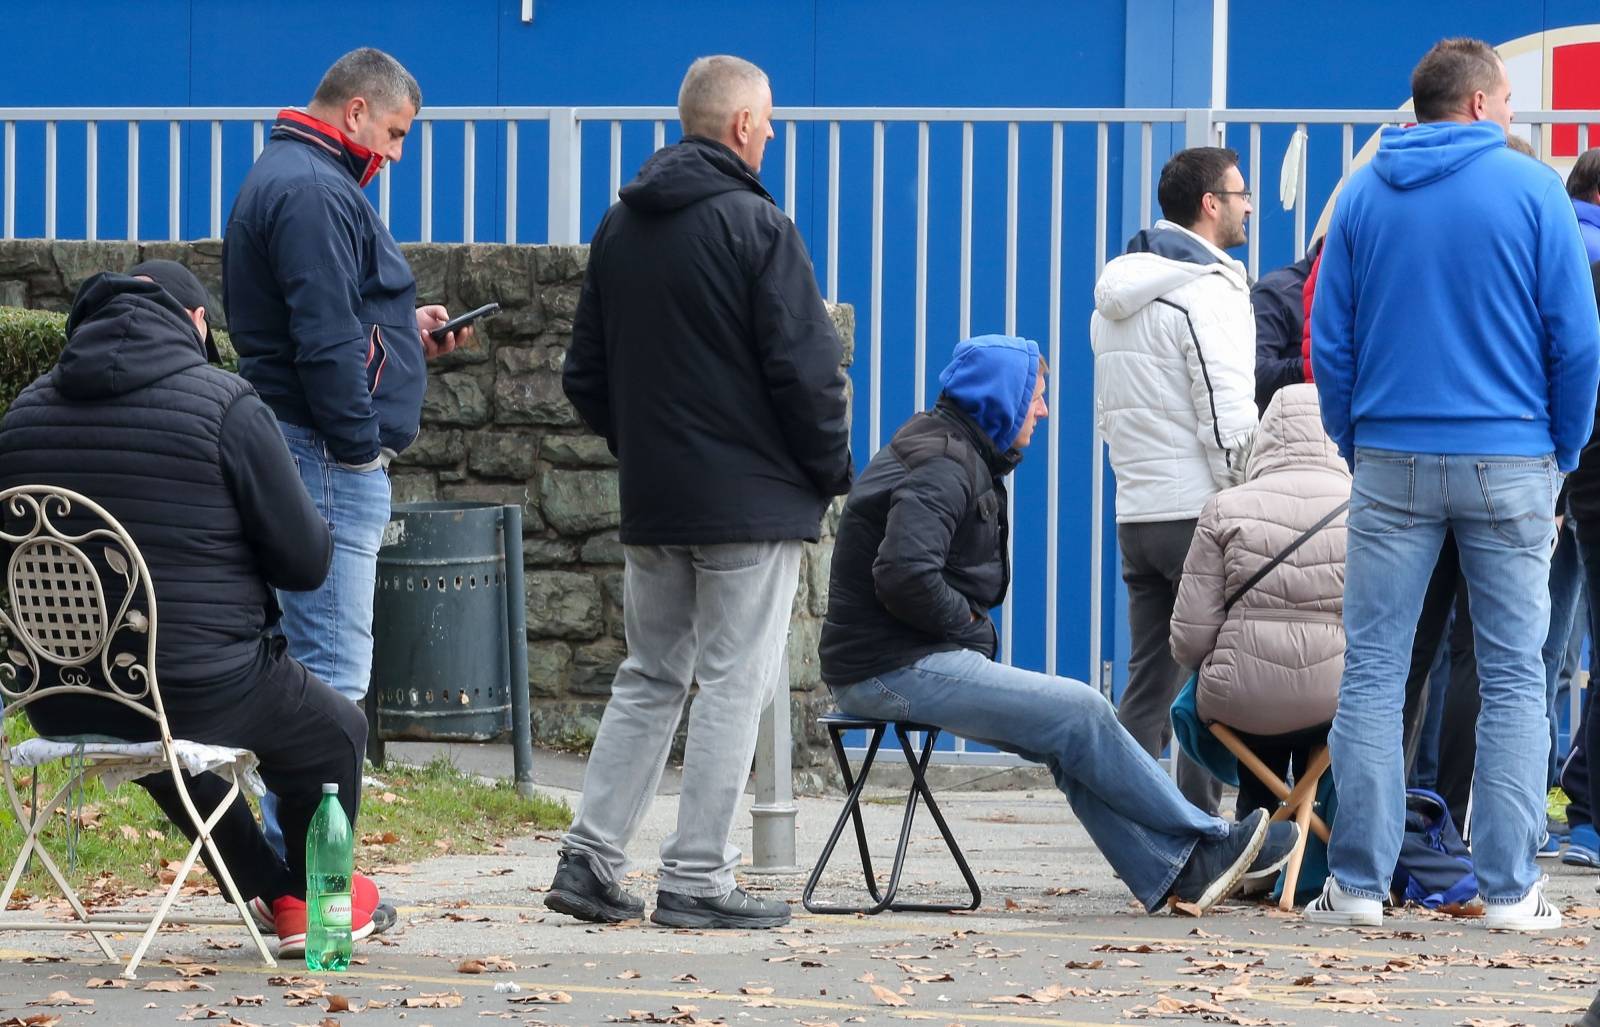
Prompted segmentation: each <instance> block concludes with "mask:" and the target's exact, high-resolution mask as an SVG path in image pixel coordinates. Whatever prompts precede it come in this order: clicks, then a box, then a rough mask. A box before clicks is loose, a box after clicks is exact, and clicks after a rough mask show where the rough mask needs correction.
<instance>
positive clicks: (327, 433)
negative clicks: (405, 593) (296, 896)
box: [222, 48, 470, 844]
mask: <svg viewBox="0 0 1600 1027" xmlns="http://www.w3.org/2000/svg"><path fill="white" fill-rule="evenodd" d="M421 106H422V93H421V91H420V90H419V89H418V88H417V81H416V79H414V78H412V77H411V74H410V73H409V72H407V71H406V69H405V68H403V67H401V65H400V62H398V61H396V60H395V59H394V58H393V57H391V56H389V55H388V54H386V53H383V52H382V51H380V50H373V49H370V48H368V49H361V50H353V51H351V52H350V53H347V54H345V55H344V56H343V57H341V58H339V60H338V61H336V62H335V63H334V65H333V67H331V68H329V69H328V72H327V74H326V75H324V76H323V79H322V83H321V84H320V85H319V86H318V87H317V92H316V95H315V96H313V97H312V100H311V103H310V105H309V106H308V107H307V108H306V111H305V112H304V113H302V112H300V111H296V110H285V111H283V112H282V113H281V114H279V115H278V120H277V123H276V124H275V125H274V126H273V129H272V138H271V140H270V141H269V142H268V143H267V145H266V148H265V149H263V150H262V151H261V157H260V159H258V160H257V161H256V163H255V166H254V167H252V168H251V169H250V173H249V174H248V175H247V176H246V177H245V180H244V184H243V185H242V186H241V187H240V189H239V196H238V198H237V199H236V200H235V201H234V205H233V211H232V213H231V214H230V215H229V216H228V228H227V234H226V236H225V237H224V239H223V247H222V284H223V303H224V305H225V306H226V307H227V310H228V323H229V327H230V329H231V330H232V337H233V343H234V347H235V348H236V349H237V350H238V353H239V373H240V374H241V375H242V376H243V377H244V378H245V380H246V381H248V382H250V384H251V385H254V386H255V388H256V391H257V392H258V393H259V394H260V395H261V398H262V399H263V400H264V401H265V402H266V404H267V406H268V407H269V408H270V409H271V410H272V413H273V414H274V415H275V416H276V418H277V420H278V426H279V428H280V430H281V431H282V432H283V437H284V439H285V440H286V441H287V442H288V444H289V449H290V451H291V452H292V453H293V454H294V457H295V464H296V465H297V466H298V467H299V469H300V477H301V480H302V481H304V482H305V486H306V489H307V491H309V492H310V493H311V498H312V500H313V502H315V503H316V505H317V509H318V510H319V511H320V512H321V513H322V516H323V517H325V518H326V519H327V520H328V522H329V523H330V524H331V525H332V526H333V543H334V554H333V566H332V567H331V568H330V569H329V571H328V577H327V580H326V581H325V582H324V583H323V584H322V586H321V587H320V588H318V589H316V590H315V591H312V592H303V593H289V592H284V593H282V594H281V595H280V596H279V597H278V599H279V603H280V604H281V605H282V607H283V621H282V627H283V633H284V636H285V637H286V638H287V639H288V642H289V651H290V653H291V654H293V656H294V657H295V659H297V660H299V661H300V662H301V663H303V664H305V665H306V667H307V668H309V669H310V670H311V671H312V672H313V673H314V674H316V675H317V676H318V677H319V678H321V679H322V680H323V681H326V682H327V683H328V684H329V685H330V686H332V688H333V689H334V691H336V692H338V693H340V694H341V695H344V696H346V697H347V698H349V699H351V700H360V699H361V698H362V697H363V696H364V695H366V692H367V678H368V676H369V674H370V671H371V668H372V596H373V591H374V587H375V585H376V582H377V573H378V567H377V558H378V546H379V543H380V542H381V541H382V539H383V529H384V526H385V525H386V524H388V522H389V478H388V474H387V472H386V469H387V467H388V464H389V461H390V460H391V459H393V457H394V456H395V454H397V453H399V452H400V451H401V450H403V449H405V448H406V447H407V446H409V445H410V444H411V442H412V440H414V439H415V438H416V436H417V423H418V421H419V419H420V417H421V412H422V394H423V391H424V390H425V389H426V387H427V383H428V380H427V370H426V367H425V365H424V360H425V359H426V358H429V357H433V356H436V355H438V354H440V353H445V352H448V351H450V350H451V349H453V348H454V347H455V346H456V344H457V343H458V342H465V341H466V336H467V333H466V332H463V333H462V334H461V337H460V338H457V337H455V336H451V337H449V338H446V339H445V341H444V342H443V343H441V344H435V343H434V342H433V340H432V338H431V337H430V336H429V335H428V332H429V331H430V330H431V329H433V328H437V327H438V326H440V325H442V324H444V323H445V322H446V321H447V320H449V313H448V311H446V310H445V308H444V307H441V306H437V305H434V306H425V307H420V308H419V307H417V305H416V295H417V289H416V281H415V279H414V278H413V277H412V274H411V268H410V266H409V265H407V263H406V260H405V257H404V256H402V255H401V253H400V249H399V247H398V246H396V245H395V241H394V237H393V236H391V235H390V234H389V229H388V228H387V227H386V226H385V225H384V224H383V221H382V220H381V219H380V218H379V217H378V213H377V211H375V210H373V208H372V204H371V203H370V202H368V200H367V197H366V195H365V194H364V193H363V192H362V188H363V187H364V186H366V185H367V183H369V182H370V181H372V179H373V177H374V176H376V175H377V173H378V170H379V169H380V168H381V167H382V166H383V162H384V161H386V160H390V161H397V160H399V159H400V151H401V147H402V146H403V145H404V143H405V137H406V134H407V132H409V131H410V128H411V121H412V119H413V118H414V117H416V114H417V110H418V108H420V107H421ZM468 331H470V329H469V330H468ZM273 809H274V805H273V803H272V801H271V800H270V799H269V800H268V801H267V802H266V803H265V807H264V815H265V817H266V820H267V823H268V833H269V837H272V838H273V840H274V841H275V842H277V843H279V844H281V839H280V838H279V836H278V835H277V834H276V831H275V826H276V825H275V817H274V816H273V812H272V811H273Z"/></svg>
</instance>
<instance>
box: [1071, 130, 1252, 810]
mask: <svg viewBox="0 0 1600 1027" xmlns="http://www.w3.org/2000/svg"><path fill="white" fill-rule="evenodd" d="M1156 195H1157V198H1158V199H1159V200H1160V203H1161V213H1162V215H1163V217H1162V219H1161V220H1159V221H1157V222H1156V223H1155V225H1154V226H1153V227H1151V228H1148V229H1145V230H1143V231H1141V232H1139V233H1138V234H1137V235H1135V236H1134V237H1133V239H1132V240H1131V241H1129V243H1128V248H1127V252H1126V253H1124V254H1123V255H1122V256H1120V257H1118V258H1117V259H1115V260H1113V261H1111V262H1110V263H1109V264H1107V265H1106V268H1105V271H1104V272H1103V273H1102V274H1101V276H1100V281H1099V282H1098V283H1096V285H1095V290H1094V302H1095V311H1094V314H1093V315H1091V317H1090V320H1089V335H1090V339H1091V341H1092V343H1093V345H1094V355H1095V356H1094V374H1095V379H1094V380H1095V387H1094V399H1095V425H1096V427H1097V429H1098V430H1099V431H1100V433H1101V434H1102V435H1104V437H1105V439H1106V442H1107V444H1108V445H1109V446H1110V448H1111V467H1112V470H1113V471H1115V472H1116V475H1117V545H1118V547H1119V548H1120V549H1121V550H1122V580H1123V582H1124V583H1126V585H1127V587H1128V630H1129V634H1130V636H1131V647H1130V648H1131V652H1130V655H1129V660H1128V687H1127V690H1126V691H1125V692H1123V695H1122V703H1121V706H1120V707H1119V709H1118V711H1117V718H1118V719H1119V720H1120V721H1121V722H1122V724H1123V726H1124V727H1126V728H1127V729H1128V733H1129V734H1131V735H1133V737H1134V738H1136V739H1138V741H1139V744H1140V745H1142V746H1143V747H1144V748H1145V750H1146V751H1147V752H1149V753H1150V754H1151V755H1152V756H1154V755H1158V754H1159V753H1160V751H1161V750H1162V749H1163V748H1165V746H1166V744H1167V741H1168V739H1169V738H1170V736H1171V733H1172V727H1171V719H1170V716H1169V713H1168V711H1169V710H1170V708H1171V706H1172V700H1173V697H1174V696H1175V695H1176V694H1177V692H1178V688H1179V686H1180V685H1181V684H1182V683H1183V671H1182V670H1181V669H1180V668H1179V667H1178V665H1177V664H1176V663H1175V662H1174V661H1173V659H1172V653H1171V650H1170V648H1169V638H1168V631H1169V627H1168V626H1169V623H1170V622H1171V620H1172V606H1173V602H1174V600H1175V598H1176V596H1177V592H1178V580H1179V578H1181V577H1182V574H1183V561H1184V557H1185V556H1187V555H1188V553H1189V541H1190V539H1192V538H1193V537H1194V529H1195V522H1196V519H1197V518H1198V517H1199V515H1200V508H1201V507H1202V506H1204V505H1205V502H1206V500H1207V499H1209V498H1210V497H1211V496H1212V495H1214V494H1215V493H1217V492H1219V491H1221V490H1222V489H1225V488H1227V487H1228V486H1230V485H1237V484H1238V483H1239V482H1241V481H1243V480H1244V461H1245V455H1246V453H1247V452H1248V450H1249V447H1250V440H1251V438H1252V437H1253V435H1254V433H1255V430H1256V403H1255V338H1256V327H1255V317H1254V315H1253V314H1252V313H1251V309H1250V284H1249V279H1248V278H1247V276H1246V274H1245V269H1244V265H1243V264H1241V263H1239V261H1237V260H1235V259H1233V258H1232V257H1230V256H1228V254H1227V253H1225V252H1223V251H1224V250H1227V249H1229V248H1231V247H1234V246H1242V245H1244V241H1245V220H1246V219H1247V218H1249V216H1250V214H1251V210H1252V208H1251V206H1250V190H1248V189H1246V188H1245V182H1244V176H1243V175H1241V174H1240V173H1239V155H1238V154H1237V153H1235V152H1234V151H1232V150H1229V149H1225V148H1222V147H1215V146H1197V147H1193V148H1191V149H1188V150H1182V151H1180V152H1179V153H1177V154H1175V155H1174V156H1173V157H1172V159H1171V160H1169V161H1167V164H1166V166H1165V167H1164V168H1162V169H1161V182H1160V184H1159V186H1158V188H1157V194H1156ZM1178 786H1179V788H1180V789H1181V790H1182V792H1183V794H1184V797H1185V798H1187V799H1188V800H1189V801H1190V802H1192V803H1193V804H1194V805H1196V806H1198V807H1200V808H1201V809H1203V810H1205V811H1206V812H1207V813H1213V814H1214V813H1216V811H1217V806H1218V804H1219V802H1220V800H1221V791H1222V786H1221V784H1220V783H1219V782H1218V781H1217V780H1216V779H1215V778H1214V777H1212V776H1211V775H1210V774H1209V773H1207V772H1206V771H1205V770H1204V769H1202V768H1201V767H1199V766H1198V765H1196V764H1194V763H1192V762H1190V761H1189V760H1187V758H1182V757H1180V759H1179V764H1178Z"/></svg>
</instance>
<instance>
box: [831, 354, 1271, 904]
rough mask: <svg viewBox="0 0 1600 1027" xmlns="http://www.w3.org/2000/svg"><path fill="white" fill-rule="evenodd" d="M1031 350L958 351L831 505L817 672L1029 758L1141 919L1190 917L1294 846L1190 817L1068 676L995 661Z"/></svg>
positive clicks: (895, 709)
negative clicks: (1042, 768)
mask: <svg viewBox="0 0 1600 1027" xmlns="http://www.w3.org/2000/svg"><path fill="white" fill-rule="evenodd" d="M1048 373H1049V369H1048V368H1047V367H1046V366H1045V363H1044V361H1043V360H1042V359H1040V357H1039V346H1038V344H1037V343H1035V342H1033V341H1032V340H1031V339H1017V338H1012V337H1010V336H1002V335H987V336H982V337H980V338H976V339H969V340H967V341H966V342H963V343H960V344H959V345H957V346H956V350H955V355H954V356H953V357H952V358H951V360H950V363H949V365H948V366H947V367H945V369H944V370H943V371H942V372H940V374H939V383H940V385H942V386H943V392H942V393H941V394H940V396H939V400H938V403H937V404H936V405H935V406H934V408H933V409H932V410H928V411H925V412H923V413H920V414H917V415H916V416H914V417H913V418H911V420H909V421H907V422H906V423H905V424H904V425H903V426H902V427H901V428H900V430H899V431H898V432H896V433H895V436H894V438H893V439H892V440H890V442H889V444H888V445H886V446H884V447H883V448H882V449H880V450H879V451H878V453H877V455H875V456H874V457H873V458H872V462H871V463H870V464H868V465H867V469H866V470H865V471H863V472H862V474H861V477H860V478H858V479H857V480H856V483H855V485H854V487H852V488H851V490H850V496H849V498H848V499H846V500H845V506H844V513H843V514H842V515H841V517H840V519H839V533H838V537H837V539H836V542H835V545H834V551H833V568H832V573H831V578H830V580H829V583H828V614H827V618H826V619H825V620H824V621H823V625H822V644H821V647H820V653H819V654H820V656H821V658H822V678H823V680H824V681H826V682H827V683H828V687H829V688H831V689H832V690H833V694H834V698H835V700H836V701H837V702H838V704H839V709H841V710H843V711H844V712H845V713H848V714H851V715H853V716H858V717H876V718H879V719H881V720H907V721H916V722H920V723H924V724H934V725H937V726H939V727H940V728H943V729H945V730H947V731H950V732H953V733H955V734H959V735H962V736H964V737H967V738H971V739H973V740H976V741H981V742H984V743H986V744H989V745H994V746H998V747H999V748H1001V749H1005V750H1006V751H1008V752H1014V753H1017V754H1019V755H1021V756H1024V757H1026V758H1028V759H1030V760H1034V761H1036V762H1039V763H1043V764H1045V765H1046V766H1048V767H1049V768H1050V771H1051V773H1052V774H1053V775H1054V776H1055V779H1056V784H1057V785H1058V786H1059V787H1060V788H1061V790H1062V791H1063V792H1064V793H1066V796H1067V801H1068V802H1069V803H1070V804H1071V806H1072V810H1073V812H1074V813H1075V814H1077V816H1078V819H1079V820H1080V821H1082V822H1083V826H1084V829H1085V830H1087V831H1088V832H1089V836H1090V837H1091V838H1093V839H1094V842H1095V845H1096V846H1098V847H1099V849H1100V851H1101V852H1102V853H1103V854H1104V855H1105V857H1106V859H1107V860H1108V861H1109V862H1110V863H1111V865H1112V866H1113V867H1114V868H1115V869H1116V871H1117V873H1118V874H1119V875H1121V877H1122V881H1123V883H1124V884H1126V885H1127V886H1128V888H1129V890H1130V891H1132V892H1133V894H1134V896H1135V897H1136V898H1137V899H1138V900H1139V901H1140V902H1141V903H1143V904H1144V906H1145V908H1146V909H1148V910H1151V911H1154V910H1155V909H1157V908H1159V907H1160V906H1161V905H1163V904H1164V903H1165V902H1166V901H1167V900H1168V899H1169V898H1176V899H1179V900H1181V901H1185V902H1190V903H1194V904H1195V905H1197V906H1199V907H1200V908H1201V909H1205V908H1207V907H1209V906H1211V905H1212V904H1213V903H1215V902H1218V901H1220V900H1221V899H1222V898H1224V897H1225V896H1226V895H1227V894H1228V893H1229V892H1230V891H1231V890H1232V889H1233V888H1234V886H1235V885H1237V884H1238V883H1239V881H1241V880H1242V879H1244V878H1245V877H1246V876H1250V877H1258V876H1265V875H1267V874H1271V873H1274V872H1276V871H1277V869H1278V867H1279V866H1281V865H1282V864H1283V863H1284V862H1286V861H1287V860H1288V857H1289V850H1290V849H1291V848H1292V847H1293V845H1294V842H1295V839H1296V838H1297V837H1298V829H1297V828H1296V827H1295V826H1294V825H1293V824H1291V823H1287V822H1280V823H1276V824H1272V825H1271V827H1270V830H1269V827H1268V824H1267V816H1266V812H1265V811H1263V810H1256V811H1255V812H1253V813H1251V814H1250V816H1249V817H1247V818H1245V820H1243V821H1242V822H1241V823H1238V824H1229V823H1228V822H1227V821H1224V820H1219V819H1217V818H1216V817H1213V816H1210V815H1208V814H1206V813H1203V812H1202V811H1200V810H1199V809H1196V808H1195V807H1194V806H1192V805H1191V804H1190V803H1189V802H1188V801H1187V800H1186V799H1184V797H1183V795H1182V794H1181V793H1180V792H1179V791H1178V788H1177V786H1176V785H1174V784H1173V783H1172V778H1171V777H1169V776H1168V775H1167V774H1166V773H1164V772H1163V771H1162V770H1161V767H1160V766H1159V765H1158V764H1157V763H1156V761H1155V760H1154V759H1152V758H1151V757H1150V755H1149V754H1148V753H1146V752H1145V751H1144V749H1142V748H1141V747H1140V746H1139V743H1138V742H1136V741H1135V740H1134V738H1133V736H1132V735H1130V734H1129V733H1128V732H1127V730H1126V729H1125V728H1123V726H1122V725H1121V724H1119V723H1118V722H1117V712H1116V710H1115V709H1113V708H1112V706H1111V704H1110V703H1109V702H1107V701H1106V699H1105V697H1104V696H1102V695H1101V694H1100V693H1099V692H1097V691H1095V690H1094V689H1092V688H1090V687H1089V686H1088V685H1086V684H1084V683H1083V682H1081V681H1072V680H1069V679H1067V678H1060V677H1054V676H1051V675H1048V674H1038V673H1035V672H1033V671H1028V670H1021V669H1019V668H1016V667H1008V666H1006V665H1005V664H1003V663H997V662H995V659H994V654H995V649H996V646H997V641H998V640H997V638H996V633H995V627H994V622H993V621H992V620H991V619H990V618H989V612H988V611H989V609H990V608H991V607H993V606H996V605H998V604H999V603H1000V602H1001V601H1002V600H1003V599H1004V598H1005V594H1006V586H1007V585H1008V584H1009V582H1010V579H1011V565H1010V562H1009V561H1008V559H1007V557H1006V535H1007V534H1008V531H1009V526H1008V525H1007V523H1006V484H1005V478H1006V476H1007V475H1009V474H1010V473H1011V471H1012V469H1013V468H1014V467H1016V466H1017V464H1018V463H1019V462H1020V461H1021V460H1022V451H1023V450H1024V449H1026V448H1027V446H1028V443H1029V441H1030V440H1031V439H1032V437H1033V429H1034V425H1035V424H1037V423H1038V421H1039V419H1040V418H1042V417H1045V416H1047V414H1048V410H1047V409H1046V407H1045V401H1044V388H1045V376H1046V375H1047V374H1048Z"/></svg>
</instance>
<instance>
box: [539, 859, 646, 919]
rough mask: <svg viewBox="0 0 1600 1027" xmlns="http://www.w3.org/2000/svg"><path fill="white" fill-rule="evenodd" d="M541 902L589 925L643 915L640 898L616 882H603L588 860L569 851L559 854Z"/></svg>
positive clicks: (642, 903) (639, 917)
mask: <svg viewBox="0 0 1600 1027" xmlns="http://www.w3.org/2000/svg"><path fill="white" fill-rule="evenodd" d="M544 904H545V905H546V906H547V907H549V908H550V909H553V910H555V911H556V912H557V913H565V914H566V915H567V916H574V917H577V918H578V919H579V920H587V921H588V922H589V923H592V924H619V923H621V922H622V921H624V920H638V919H641V918H642V917H643V916H644V900H643V899H641V898H639V897H638V896H637V895H634V894H633V893H632V892H627V891H624V890H623V889H622V888H621V886H619V885H615V884H606V883H604V882H602V881H601V880H600V878H599V877H597V876H595V872H594V871H593V870H591V869H590V868H589V861H588V860H587V859H585V858H583V857H582V856H579V855H577V854H576V853H572V852H563V853H562V854H561V862H559V863H557V864H556V876H555V879H554V880H552V881H551V882H550V890H549V891H547V892H545V896H544Z"/></svg>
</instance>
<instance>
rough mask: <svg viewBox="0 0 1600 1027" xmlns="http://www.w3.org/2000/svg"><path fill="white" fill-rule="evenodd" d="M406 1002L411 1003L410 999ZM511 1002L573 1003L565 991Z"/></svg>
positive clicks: (518, 996)
mask: <svg viewBox="0 0 1600 1027" xmlns="http://www.w3.org/2000/svg"><path fill="white" fill-rule="evenodd" d="M406 1001H407V1002H410V999H407V1000H406ZM511 1001H512V1002H515V1003H517V1004H519V1005H546V1004H549V1005H565V1004H566V1003H568V1002H571V1001H572V996H571V995H568V994H567V993H566V992H564V991H534V992H529V993H528V994H526V995H517V996H516V997H514V998H512V999H511Z"/></svg>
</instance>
